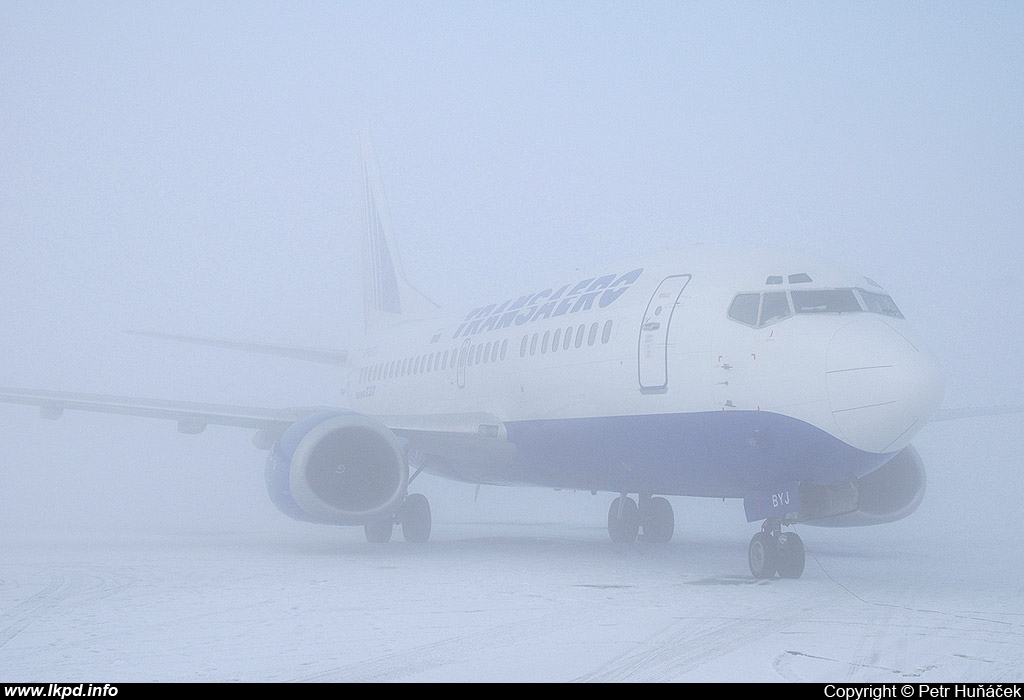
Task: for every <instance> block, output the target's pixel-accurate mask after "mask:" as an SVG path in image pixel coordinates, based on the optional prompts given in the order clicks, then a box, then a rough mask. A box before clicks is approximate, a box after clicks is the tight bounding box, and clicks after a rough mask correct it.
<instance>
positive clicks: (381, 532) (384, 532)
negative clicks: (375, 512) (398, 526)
mask: <svg viewBox="0 0 1024 700" xmlns="http://www.w3.org/2000/svg"><path fill="white" fill-rule="evenodd" d="M363 529H364V530H365V531H366V541H367V542H372V543H374V544H384V543H385V542H390V541H391V532H392V531H393V530H394V529H395V526H394V523H393V522H392V520H391V518H388V519H386V520H380V521H378V522H375V523H369V524H367V525H364V526H363Z"/></svg>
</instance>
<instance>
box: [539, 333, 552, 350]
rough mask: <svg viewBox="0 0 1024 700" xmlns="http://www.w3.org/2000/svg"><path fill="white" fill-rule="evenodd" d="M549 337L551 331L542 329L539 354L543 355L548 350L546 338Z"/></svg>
mask: <svg viewBox="0 0 1024 700" xmlns="http://www.w3.org/2000/svg"><path fill="white" fill-rule="evenodd" d="M550 337H551V331H544V338H543V340H541V341H540V354H541V355H543V354H544V353H546V352H547V351H548V338H550Z"/></svg>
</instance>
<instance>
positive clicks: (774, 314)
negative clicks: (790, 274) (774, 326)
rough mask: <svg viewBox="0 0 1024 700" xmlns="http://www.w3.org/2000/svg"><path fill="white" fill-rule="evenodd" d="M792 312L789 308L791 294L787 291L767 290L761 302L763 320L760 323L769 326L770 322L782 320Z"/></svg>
mask: <svg viewBox="0 0 1024 700" xmlns="http://www.w3.org/2000/svg"><path fill="white" fill-rule="evenodd" d="M792 313H793V312H792V311H790V310H789V296H788V295H787V294H786V293H785V292H765V294H764V300H763V301H762V302H761V322H760V324H759V325H762V326H767V325H768V324H769V323H774V322H775V321H780V320H782V319H784V318H786V317H787V316H789V315H791V314H792Z"/></svg>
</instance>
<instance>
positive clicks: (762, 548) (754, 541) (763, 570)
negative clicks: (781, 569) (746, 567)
mask: <svg viewBox="0 0 1024 700" xmlns="http://www.w3.org/2000/svg"><path fill="white" fill-rule="evenodd" d="M778 551H779V547H778V543H777V542H776V541H775V538H774V537H772V536H771V535H770V534H768V533H767V532H759V533H757V534H756V535H754V536H753V537H752V538H751V539H750V548H749V549H748V550H747V561H748V562H749V564H750V573H752V574H753V575H754V578H756V579H766V578H772V577H773V576H775V571H776V567H777V566H778V558H779V555H778Z"/></svg>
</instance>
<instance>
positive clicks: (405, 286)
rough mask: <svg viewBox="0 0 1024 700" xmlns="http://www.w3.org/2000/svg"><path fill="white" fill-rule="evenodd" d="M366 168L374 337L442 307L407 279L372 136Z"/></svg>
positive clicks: (366, 270) (366, 268)
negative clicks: (387, 328) (398, 324)
mask: <svg viewBox="0 0 1024 700" xmlns="http://www.w3.org/2000/svg"><path fill="white" fill-rule="evenodd" d="M362 166H363V186H364V197H365V201H364V203H363V207H364V218H363V306H364V319H365V322H366V332H367V333H372V332H373V331H376V330H379V329H380V328H384V327H387V326H389V325H391V324H393V323H397V322H399V321H402V320H406V319H409V318H422V317H425V316H433V315H434V314H436V313H437V310H438V306H437V304H435V303H434V302H432V301H431V300H430V299H428V298H427V297H425V296H424V295H423V294H421V293H420V292H419V291H418V290H417V289H416V288H415V287H413V286H412V285H411V284H409V282H408V280H406V278H405V272H404V271H403V269H402V261H401V258H400V257H399V255H398V246H397V245H396V244H395V236H394V231H393V230H392V228H391V218H390V216H389V215H388V203H387V198H386V197H385V196H384V185H383V182H382V181H381V177H380V171H379V168H378V166H377V154H376V152H375V151H374V148H373V142H372V140H371V139H370V135H369V133H365V134H364V135H363V139H362Z"/></svg>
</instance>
